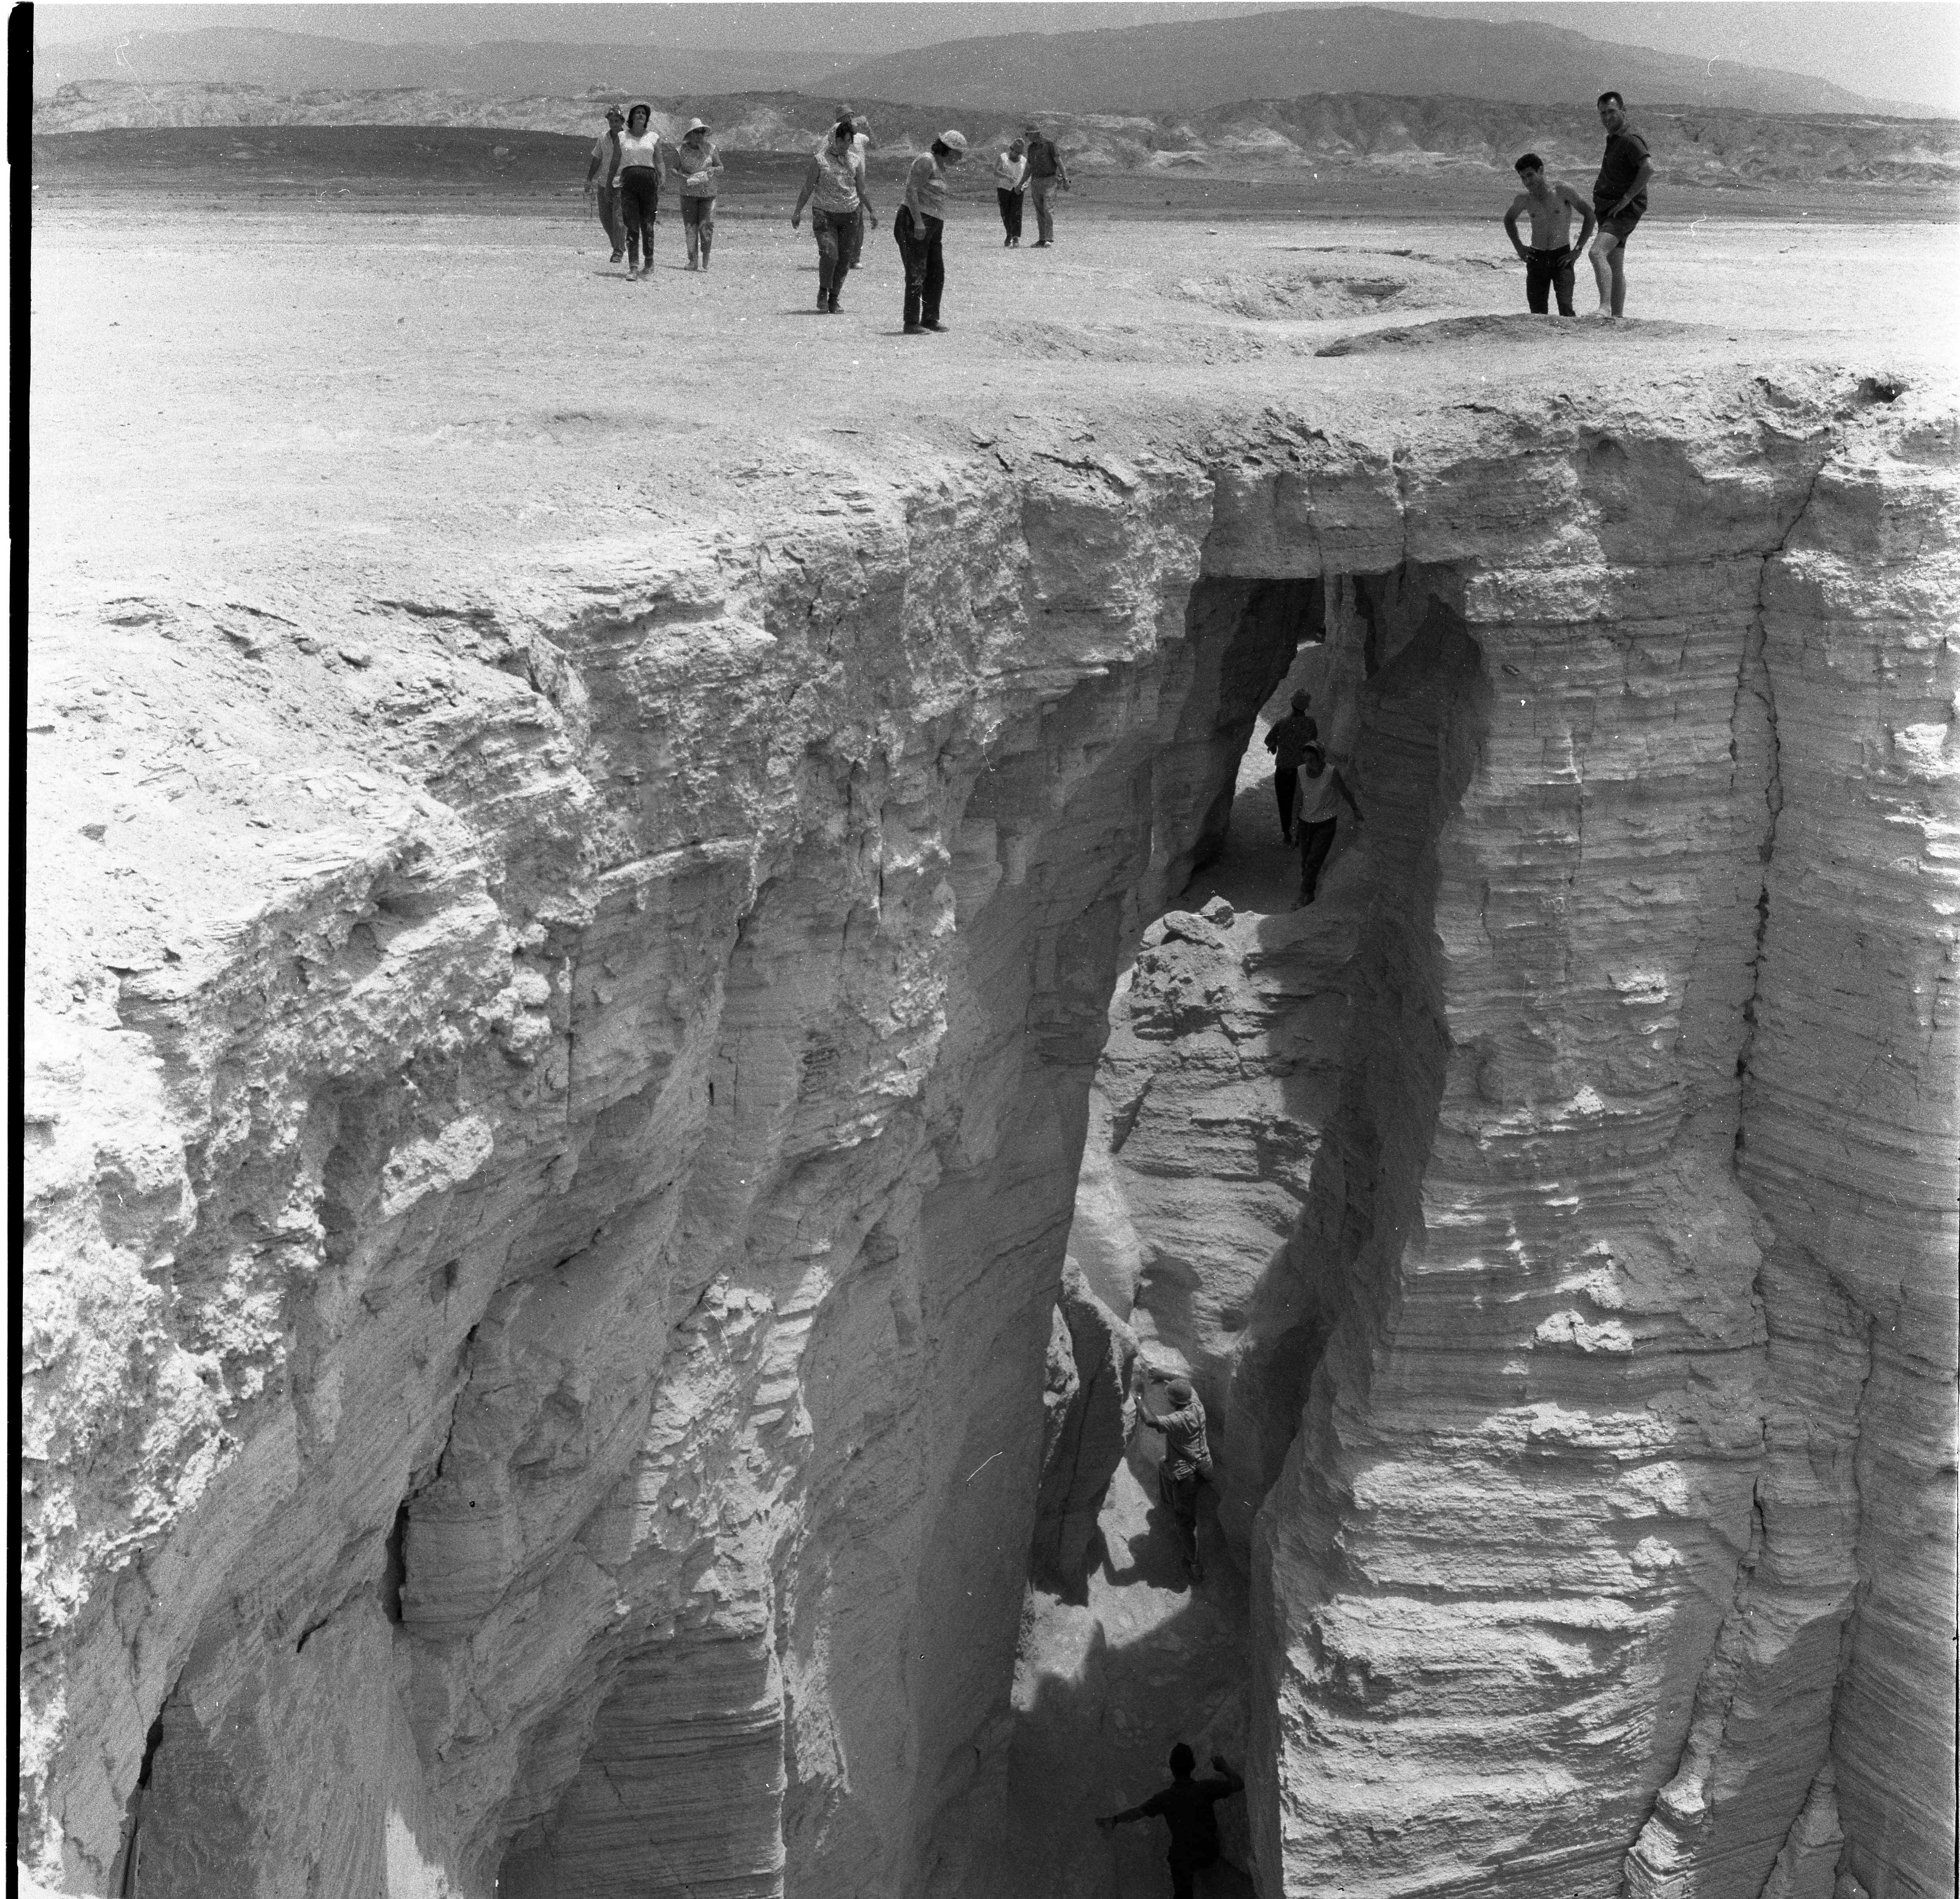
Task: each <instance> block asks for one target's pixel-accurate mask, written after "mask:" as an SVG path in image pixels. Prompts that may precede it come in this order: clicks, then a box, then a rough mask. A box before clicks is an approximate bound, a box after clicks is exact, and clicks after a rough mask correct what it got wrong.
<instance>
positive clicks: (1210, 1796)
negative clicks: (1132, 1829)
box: [1096, 1741, 1246, 1899]
mask: <svg viewBox="0 0 1960 1899" xmlns="http://www.w3.org/2000/svg"><path fill="white" fill-rule="evenodd" d="M1211 1764H1212V1765H1213V1766H1214V1767H1216V1768H1217V1770H1218V1771H1219V1773H1220V1775H1222V1776H1223V1778H1222V1779H1220V1780H1195V1779H1194V1778H1193V1777H1192V1776H1193V1772H1194V1770H1195V1768H1196V1767H1197V1765H1198V1757H1197V1756H1196V1755H1195V1754H1193V1753H1192V1751H1191V1750H1190V1748H1188V1747H1187V1746H1185V1744H1184V1743H1183V1742H1182V1741H1180V1742H1179V1743H1178V1744H1177V1745H1176V1747H1174V1748H1172V1749H1171V1751H1170V1785H1169V1786H1167V1787H1166V1788H1164V1789H1163V1790H1162V1791H1161V1792H1157V1793H1153V1794H1152V1795H1151V1796H1150V1798H1149V1799H1147V1800H1146V1801H1144V1802H1142V1803H1141V1805H1138V1806H1134V1807H1125V1808H1124V1809H1123V1811H1122V1812H1121V1813H1112V1814H1106V1815H1101V1816H1099V1818H1097V1820H1096V1824H1097V1825H1098V1826H1099V1827H1101V1828H1102V1829H1103V1831H1104V1832H1105V1833H1114V1832H1115V1831H1116V1829H1117V1828H1118V1827H1120V1826H1122V1825H1123V1824H1125V1822H1126V1821H1131V1820H1161V1821H1163V1823H1164V1824H1165V1825H1166V1826H1167V1827H1169V1829H1170V1852H1169V1856H1168V1857H1169V1860H1170V1891H1171V1899H1192V1890H1193V1882H1195V1879H1196V1878H1197V1875H1198V1872H1199V1870H1200V1869H1201V1868H1203V1867H1205V1866H1211V1864H1212V1863H1213V1862H1214V1861H1215V1860H1216V1859H1217V1857H1218V1816H1217V1814H1215V1813H1214V1812H1213V1811H1212V1809H1213V1808H1214V1807H1216V1806H1217V1804H1218V1802H1220V1801H1221V1800H1226V1799H1230V1798H1231V1796H1233V1794H1235V1793H1239V1792H1243V1790H1244V1789H1245V1785H1246V1783H1245V1782H1244V1780H1242V1779H1241V1778H1240V1777H1239V1775H1238V1774H1237V1773H1235V1772H1234V1771H1233V1767H1232V1764H1231V1763H1230V1761H1227V1759H1226V1758H1225V1757H1224V1755H1223V1754H1214V1755H1213V1756H1212V1757H1211Z"/></svg>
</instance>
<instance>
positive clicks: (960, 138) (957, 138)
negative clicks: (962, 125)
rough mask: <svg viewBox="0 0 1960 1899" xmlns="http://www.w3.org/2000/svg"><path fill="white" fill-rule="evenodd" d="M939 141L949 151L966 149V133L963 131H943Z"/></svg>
mask: <svg viewBox="0 0 1960 1899" xmlns="http://www.w3.org/2000/svg"><path fill="white" fill-rule="evenodd" d="M939 142H940V144H941V145H943V146H945V147H946V148H947V150H948V151H965V150H966V133H965V132H941V133H940V135H939Z"/></svg>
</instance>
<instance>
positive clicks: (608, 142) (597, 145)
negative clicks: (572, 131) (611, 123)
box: [592, 132, 619, 188]
mask: <svg viewBox="0 0 1960 1899" xmlns="http://www.w3.org/2000/svg"><path fill="white" fill-rule="evenodd" d="M592 162H593V164H596V165H597V167H599V169H598V170H597V171H595V172H594V173H593V174H592V182H593V183H594V184H596V185H603V186H606V187H608V188H610V186H611V185H612V183H613V167H615V166H616V164H618V163H619V141H618V139H617V138H616V137H615V136H614V135H613V133H611V132H601V133H600V135H599V136H598V137H597V138H595V139H593V142H592Z"/></svg>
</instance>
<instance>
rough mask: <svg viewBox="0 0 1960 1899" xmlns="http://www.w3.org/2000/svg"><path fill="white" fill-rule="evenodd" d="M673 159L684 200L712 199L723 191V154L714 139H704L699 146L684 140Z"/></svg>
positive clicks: (676, 148)
mask: <svg viewBox="0 0 1960 1899" xmlns="http://www.w3.org/2000/svg"><path fill="white" fill-rule="evenodd" d="M673 167H674V170H676V171H677V172H679V173H680V195H681V196H683V198H712V197H713V196H714V194H715V193H716V192H718V191H719V190H720V189H721V153H720V152H719V151H717V150H716V149H715V148H714V140H713V139H711V138H704V139H702V142H701V143H700V144H699V145H691V144H689V142H688V141H687V140H686V139H685V138H683V140H682V141H681V142H680V143H679V145H676V146H675V147H674V148H673Z"/></svg>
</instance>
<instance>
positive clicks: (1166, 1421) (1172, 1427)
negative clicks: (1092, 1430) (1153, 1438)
mask: <svg viewBox="0 0 1960 1899" xmlns="http://www.w3.org/2000/svg"><path fill="white" fill-rule="evenodd" d="M1165 1396H1166V1398H1167V1399H1168V1400H1169V1404H1170V1409H1169V1411H1166V1412H1165V1414H1163V1417H1158V1416H1157V1414H1156V1413H1155V1412H1154V1411H1152V1410H1151V1409H1150V1405H1149V1403H1148V1401H1147V1399H1146V1398H1145V1397H1144V1395H1142V1394H1141V1393H1140V1394H1139V1395H1138V1400H1137V1422H1138V1423H1139V1424H1141V1426H1142V1427H1144V1430H1147V1431H1155V1432H1156V1433H1157V1435H1158V1436H1160V1437H1161V1438H1162V1439H1163V1441H1164V1449H1163V1458H1161V1459H1160V1461H1159V1462H1158V1465H1157V1498H1158V1500H1159V1501H1160V1503H1162V1504H1163V1506H1164V1508H1165V1509H1167V1510H1168V1511H1169V1513H1170V1515H1171V1521H1172V1522H1173V1524H1175V1525H1176V1528H1177V1541H1178V1548H1179V1552H1180V1554H1182V1556H1183V1557H1184V1566H1185V1568H1186V1569H1187V1570H1189V1571H1190V1573H1191V1579H1192V1582H1194V1583H1202V1582H1203V1581H1204V1564H1203V1563H1201V1562H1200V1561H1199V1560H1198V1485H1199V1484H1204V1483H1207V1482H1209V1481H1210V1480H1211V1444H1210V1443H1209V1442H1208V1440H1207V1439H1206V1436H1205V1432H1204V1403H1203V1401H1201V1399H1200V1398H1199V1397H1198V1393H1197V1391H1196V1389H1195V1388H1194V1387H1193V1385H1192V1382H1191V1380H1190V1379H1188V1378H1173V1379H1171V1380H1170V1382H1169V1385H1167V1386H1166V1390H1165Z"/></svg>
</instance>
